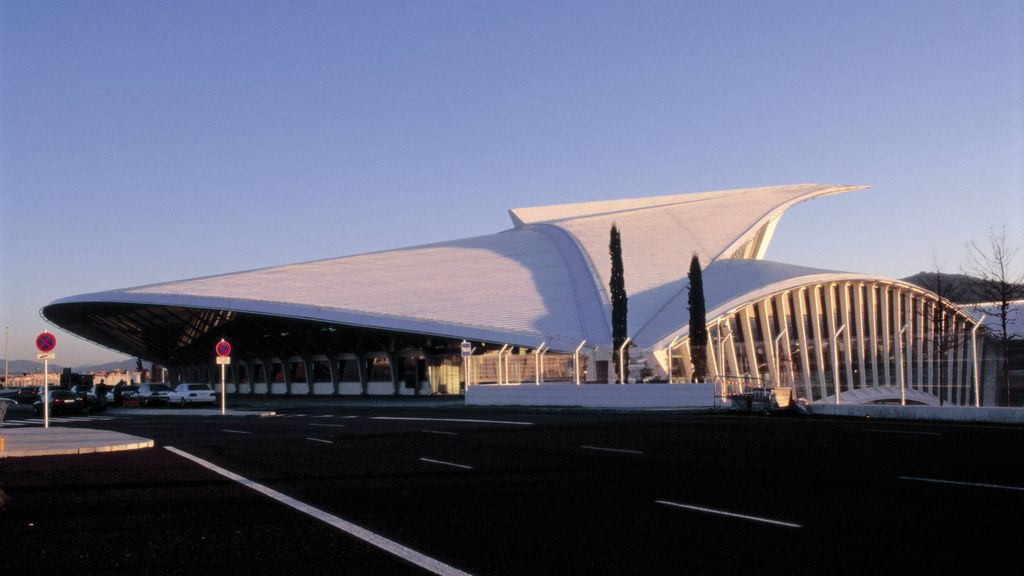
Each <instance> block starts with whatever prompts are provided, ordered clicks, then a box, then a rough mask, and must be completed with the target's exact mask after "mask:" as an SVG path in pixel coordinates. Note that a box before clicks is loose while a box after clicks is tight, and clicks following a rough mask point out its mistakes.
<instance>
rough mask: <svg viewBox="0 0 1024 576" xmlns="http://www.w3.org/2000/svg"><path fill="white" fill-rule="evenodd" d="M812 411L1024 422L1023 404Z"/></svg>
mask: <svg viewBox="0 0 1024 576" xmlns="http://www.w3.org/2000/svg"><path fill="white" fill-rule="evenodd" d="M807 409H808V410H809V411H810V413H811V414H820V415H826V416H856V417H862V418H863V417H870V418H891V419H895V420H936V421H948V422H994V423H999V424H1024V408H1000V407H991V408H984V407H982V408H973V407H967V406H899V405H894V404H840V405H839V406H836V405H835V404H811V405H810V406H808V407H807Z"/></svg>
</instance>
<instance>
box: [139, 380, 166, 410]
mask: <svg viewBox="0 0 1024 576" xmlns="http://www.w3.org/2000/svg"><path fill="white" fill-rule="evenodd" d="M170 394H171V387H170V386H168V385H167V384H142V385H140V386H139V391H138V395H139V401H140V402H141V403H142V404H143V405H145V406H152V405H154V404H167V401H168V397H169V396H170Z"/></svg>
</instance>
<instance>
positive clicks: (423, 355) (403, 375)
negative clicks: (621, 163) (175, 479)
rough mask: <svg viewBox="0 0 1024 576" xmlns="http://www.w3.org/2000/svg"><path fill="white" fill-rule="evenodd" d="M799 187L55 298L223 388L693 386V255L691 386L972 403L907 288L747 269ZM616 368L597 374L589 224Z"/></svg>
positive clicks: (88, 329) (75, 325)
mask: <svg viewBox="0 0 1024 576" xmlns="http://www.w3.org/2000/svg"><path fill="white" fill-rule="evenodd" d="M861 188H862V187H856V186H838V185H819V184H802V185H793V186H777V187H770V188H748V189H737V190H725V191H717V192H704V193H696V194H678V195H671V196H658V197H648V198H633V199H625V200H614V201H600V202H586V203H578V204H563V205H554V206H542V207H535V208H521V209H514V210H510V216H511V219H512V228H510V229H508V230H504V231H501V232H498V233H495V234H490V235H485V236H478V237H473V238H465V239H460V240H453V241H449V242H442V243H437V244H431V245H425V246H417V247H413V248H406V249H401V250H392V251H384V252H377V253H371V254H361V255H355V256H348V257H342V258H335V259H329V260H321V261H316V262H305V263H299V264H291V265H285V266H276V267H272V268H266V269H260V270H252V271H245V272H236V273H230V274H224V275H218V276H211V277H206V278H197V279H191V280H183V281H178V282H168V283H163V284H156V285H150V286H141V287H135V288H126V289H123V290H114V291H109V292H101V293H95V294H85V295H80V296H72V297H69V298H64V299H61V300H58V301H56V302H53V303H51V304H50V305H48V306H46V307H45V308H44V309H43V311H42V313H43V315H44V316H45V317H46V318H47V319H48V320H50V321H51V322H53V323H54V324H56V325H58V326H60V327H62V328H64V329H66V330H69V331H71V332H74V333H76V334H78V335H80V336H82V337H84V338H87V339H89V340H92V341H94V342H97V343H99V344H102V345H104V346H107V347H110V348H113V349H116V350H118V351H121V352H124V353H127V354H130V355H133V356H137V357H141V358H144V359H145V360H147V361H152V362H155V363H157V364H160V365H162V366H167V367H169V369H170V380H171V381H179V380H180V381H210V382H213V381H215V380H219V370H218V368H217V367H216V365H215V364H214V355H213V348H214V345H215V343H216V342H217V341H219V340H220V339H221V338H224V339H226V340H228V341H229V342H231V344H232V347H233V349H234V352H233V353H232V356H233V360H232V364H231V365H230V371H229V373H228V381H229V382H230V383H231V386H230V388H229V390H231V391H233V392H235V393H238V394H256V395H258V394H292V395H296V394H300V395H303V394H308V395H344V394H397V395H403V394H460V393H463V392H465V390H466V387H467V386H473V385H483V386H486V385H494V386H512V385H523V384H530V385H539V384H553V383H562V384H566V385H568V384H572V385H575V384H579V385H581V386H582V385H584V384H598V383H602V384H607V383H613V382H616V381H619V380H622V379H623V378H624V379H626V380H630V381H638V382H672V383H679V384H682V383H685V382H690V381H691V380H693V374H692V362H691V356H690V342H689V334H688V331H689V328H688V323H689V314H688V311H687V295H688V282H687V280H686V272H687V268H688V264H689V261H690V257H691V256H692V255H693V254H697V255H698V256H699V257H700V260H701V262H702V263H704V265H705V268H704V289H705V299H706V308H707V311H708V313H707V318H708V321H709V322H708V328H709V333H710V335H711V339H710V345H709V346H708V347H707V356H708V366H709V370H710V374H709V377H710V379H711V380H713V381H714V382H716V383H717V385H718V386H720V388H721V390H722V391H723V393H725V392H728V391H733V390H735V391H738V390H742V389H744V388H746V387H750V386H772V387H778V386H784V387H791V388H792V389H793V391H794V394H795V395H797V396H799V397H803V398H805V399H806V400H807V401H808V402H828V401H835V399H836V395H837V393H838V395H839V396H840V398H841V399H842V400H843V401H859V402H887V401H896V400H898V401H907V402H918V403H936V404H937V403H951V404H973V403H974V402H975V398H976V397H977V392H976V391H975V387H974V383H975V381H976V380H975V377H974V372H975V370H974V368H975V366H977V363H976V362H975V360H974V358H975V355H976V349H975V347H974V344H973V343H974V339H973V335H974V334H973V328H974V326H975V324H974V323H975V320H974V318H973V317H972V316H971V315H970V314H968V313H967V312H965V311H963V310H961V309H960V308H958V307H956V306H954V305H952V304H951V303H949V302H946V301H942V300H940V299H939V298H938V297H936V296H935V295H934V294H932V293H930V292H928V291H926V290H923V289H921V288H918V287H915V286H912V285H910V284H906V283H902V282H899V281H895V280H890V279H885V278H879V277H874V276H868V275H863V274H855V273H845V272H837V271H829V270H819V269H812V268H806V267H801V266H794V265H791V264H785V263H778V262H770V261H766V260H764V254H765V252H766V250H767V248H768V245H769V243H770V242H771V238H772V235H773V233H774V231H775V229H776V227H777V225H778V224H779V221H780V218H781V217H782V215H783V213H784V212H785V211H786V210H787V209H788V208H790V207H791V206H793V205H795V204H797V203H799V202H804V201H808V200H812V199H817V198H822V197H825V196H829V195H832V194H838V193H846V192H852V191H856V190H858V189H861ZM612 224H615V225H616V227H617V228H618V229H619V231H620V232H621V235H622V255H623V261H624V268H625V280H626V290H627V293H628V295H629V318H628V326H629V329H628V334H629V337H630V344H629V345H630V349H629V353H630V358H631V360H632V365H631V367H630V371H629V373H628V374H626V373H623V374H616V373H615V369H614V368H613V362H612V361H611V360H612V357H613V355H615V354H618V353H619V352H620V351H617V350H613V349H612V336H611V325H610V317H611V305H610V300H609V296H608V281H609V276H610V260H609V254H608V241H609V231H610V228H611V226H612Z"/></svg>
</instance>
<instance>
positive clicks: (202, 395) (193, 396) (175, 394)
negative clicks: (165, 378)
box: [167, 383, 217, 406]
mask: <svg viewBox="0 0 1024 576" xmlns="http://www.w3.org/2000/svg"><path fill="white" fill-rule="evenodd" d="M167 400H168V402H170V403H171V404H177V405H178V406H184V405H186V404H201V403H210V404H213V403H214V402H216V401H217V395H216V394H214V392H213V388H210V385H209V384H185V383H182V384H178V385H177V386H175V387H174V390H172V391H171V393H170V394H169V395H168V398H167Z"/></svg>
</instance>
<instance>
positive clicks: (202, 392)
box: [17, 383, 218, 414]
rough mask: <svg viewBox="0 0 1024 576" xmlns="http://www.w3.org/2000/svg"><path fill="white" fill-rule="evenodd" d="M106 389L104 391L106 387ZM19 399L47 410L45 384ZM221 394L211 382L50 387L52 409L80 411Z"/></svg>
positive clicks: (195, 400) (198, 400) (179, 402)
mask: <svg viewBox="0 0 1024 576" xmlns="http://www.w3.org/2000/svg"><path fill="white" fill-rule="evenodd" d="M100 386H102V388H105V389H106V390H105V391H103V390H102V388H100ZM17 400H18V402H19V403H27V402H32V409H33V411H34V412H35V413H36V414H42V412H43V388H42V386H38V387H30V392H29V391H24V390H22V391H19V394H18V395H17ZM217 400H218V395H217V394H216V393H215V392H214V391H213V388H211V387H210V385H209V384H187V383H182V384H178V385H177V386H175V387H173V388H172V387H171V386H170V385H168V384H141V385H138V386H135V385H124V386H120V391H119V392H118V390H115V387H113V386H105V385H93V386H80V387H79V386H72V387H71V388H70V389H66V388H61V387H59V386H51V387H50V413H51V414H59V413H80V412H98V411H102V410H105V409H106V408H107V406H108V405H123V404H125V403H137V404H139V405H142V406H160V405H173V406H186V405H188V404H203V403H208V404H213V403H215V402H216V401H217Z"/></svg>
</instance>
